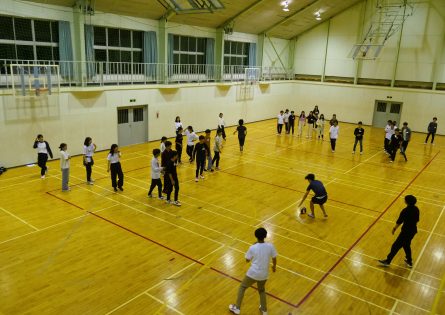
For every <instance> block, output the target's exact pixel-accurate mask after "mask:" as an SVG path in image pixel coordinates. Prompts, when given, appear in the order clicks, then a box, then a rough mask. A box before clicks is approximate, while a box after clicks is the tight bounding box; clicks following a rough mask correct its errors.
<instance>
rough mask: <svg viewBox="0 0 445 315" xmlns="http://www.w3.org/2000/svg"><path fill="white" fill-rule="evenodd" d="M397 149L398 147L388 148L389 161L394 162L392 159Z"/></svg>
mask: <svg viewBox="0 0 445 315" xmlns="http://www.w3.org/2000/svg"><path fill="white" fill-rule="evenodd" d="M398 149H399V147H389V154H390V155H391V156H390V157H391V161H394V159H395V158H396V153H397V150H398Z"/></svg>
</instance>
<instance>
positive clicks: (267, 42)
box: [263, 37, 291, 69]
mask: <svg viewBox="0 0 445 315" xmlns="http://www.w3.org/2000/svg"><path fill="white" fill-rule="evenodd" d="M290 43H291V41H289V40H286V39H280V38H273V37H272V38H270V37H265V38H264V47H263V67H280V68H281V67H283V65H284V67H283V68H286V69H287V68H288V66H289V45H290ZM280 60H281V62H282V63H283V65H282V64H281V62H280Z"/></svg>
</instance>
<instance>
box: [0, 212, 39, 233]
mask: <svg viewBox="0 0 445 315" xmlns="http://www.w3.org/2000/svg"><path fill="white" fill-rule="evenodd" d="M0 210H2V211H3V212H6V213H7V214H9V215H10V216H11V217H14V218H16V219H17V220H19V221H20V222H22V223H24V224H26V225H27V226H29V227H30V228H32V229H33V230H35V231H39V229H38V228H36V227H35V226H34V225H32V224H31V223H28V222H26V221H25V220H23V219H22V218H19V217H18V216H16V215H15V214H13V213H11V212H9V211H8V210H6V209H4V208H2V207H0Z"/></svg>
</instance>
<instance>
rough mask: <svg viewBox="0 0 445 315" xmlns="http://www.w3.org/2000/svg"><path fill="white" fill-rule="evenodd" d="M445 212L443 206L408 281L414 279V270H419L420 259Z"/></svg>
mask: <svg viewBox="0 0 445 315" xmlns="http://www.w3.org/2000/svg"><path fill="white" fill-rule="evenodd" d="M444 210H445V206H443V208H442V210H441V211H440V214H439V216H438V217H437V219H436V222H435V223H434V226H433V229H432V230H431V232H430V233H429V235H428V238H427V239H426V241H425V243H424V244H423V246H422V250H421V251H420V253H419V256H418V257H417V259H416V261H415V262H414V265H413V268H412V270H411V272H410V273H409V276H408V279H411V278H412V276H413V273H414V270H415V269H416V268H417V266H418V264H419V262H420V259H422V257H423V254H424V252H425V249H426V247H427V246H428V244H429V242H430V240H431V236H432V235H433V233H434V231H435V230H436V227H437V225H438V224H439V221H440V218H442V215H443V212H444Z"/></svg>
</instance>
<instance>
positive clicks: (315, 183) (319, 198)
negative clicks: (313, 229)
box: [298, 174, 328, 219]
mask: <svg viewBox="0 0 445 315" xmlns="http://www.w3.org/2000/svg"><path fill="white" fill-rule="evenodd" d="M304 179H306V180H307V181H308V182H309V186H307V189H306V193H305V194H304V196H303V198H302V199H301V201H300V204H299V205H298V208H300V207H301V205H302V204H303V202H304V201H305V200H306V197H307V195H309V192H310V191H311V190H312V191H313V192H314V194H315V195H314V196H313V197H312V199H311V203H310V204H309V205H310V207H311V213H308V216H310V217H311V218H312V219H314V218H315V215H314V204H316V205H319V206H320V208H321V211H323V215H324V217H325V218H327V217H328V215H327V214H326V210H325V209H324V204H325V203H326V201H327V200H328V193H327V192H326V188H324V185H323V183H322V182H320V181H319V180H315V175H314V174H307V175H306V177H305V178H304Z"/></svg>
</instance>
